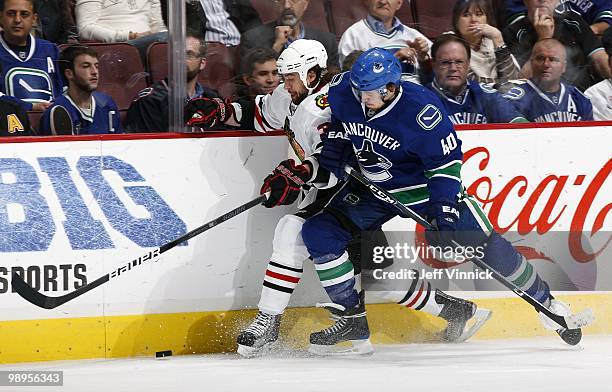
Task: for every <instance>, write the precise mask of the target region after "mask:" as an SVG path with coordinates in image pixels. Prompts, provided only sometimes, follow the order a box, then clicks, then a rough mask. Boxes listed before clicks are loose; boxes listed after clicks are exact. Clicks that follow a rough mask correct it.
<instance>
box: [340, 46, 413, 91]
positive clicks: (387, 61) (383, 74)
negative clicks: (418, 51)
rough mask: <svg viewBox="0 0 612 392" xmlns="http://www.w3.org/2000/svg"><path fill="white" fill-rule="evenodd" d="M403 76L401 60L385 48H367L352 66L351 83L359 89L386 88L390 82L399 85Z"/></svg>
mask: <svg viewBox="0 0 612 392" xmlns="http://www.w3.org/2000/svg"><path fill="white" fill-rule="evenodd" d="M401 76H402V66H401V65H400V63H399V60H398V59H396V58H395V56H393V54H392V53H391V52H389V51H388V50H386V49H383V48H371V49H368V50H366V51H365V52H363V53H362V54H361V56H359V57H358V58H357V60H356V61H355V64H353V66H352V67H351V85H352V86H353V88H354V89H355V90H358V91H373V90H386V88H385V87H386V86H387V84H389V83H394V84H396V85H399V83H400V78H401Z"/></svg>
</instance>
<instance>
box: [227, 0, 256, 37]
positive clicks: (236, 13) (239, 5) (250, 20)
mask: <svg viewBox="0 0 612 392" xmlns="http://www.w3.org/2000/svg"><path fill="white" fill-rule="evenodd" d="M223 2H224V3H225V9H226V10H227V12H228V13H229V15H230V20H231V21H232V22H234V25H235V26H236V27H238V31H240V33H244V32H245V31H247V30H250V29H252V28H254V27H257V26H259V25H261V24H262V23H261V18H260V17H259V14H258V13H257V10H255V8H254V7H253V5H252V4H251V0H223Z"/></svg>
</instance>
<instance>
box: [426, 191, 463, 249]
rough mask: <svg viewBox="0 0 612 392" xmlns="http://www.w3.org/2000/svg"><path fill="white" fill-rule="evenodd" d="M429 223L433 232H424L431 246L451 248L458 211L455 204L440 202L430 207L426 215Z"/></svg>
mask: <svg viewBox="0 0 612 392" xmlns="http://www.w3.org/2000/svg"><path fill="white" fill-rule="evenodd" d="M427 218H428V221H429V223H430V224H431V225H432V226H433V227H434V230H426V231H425V238H426V239H427V243H428V244H429V245H431V246H441V247H447V246H453V244H452V241H453V239H454V238H455V231H456V230H457V222H458V221H459V210H457V204H456V203H454V202H451V201H446V202H441V203H438V204H435V205H433V206H431V207H430V209H429V212H428V213H427Z"/></svg>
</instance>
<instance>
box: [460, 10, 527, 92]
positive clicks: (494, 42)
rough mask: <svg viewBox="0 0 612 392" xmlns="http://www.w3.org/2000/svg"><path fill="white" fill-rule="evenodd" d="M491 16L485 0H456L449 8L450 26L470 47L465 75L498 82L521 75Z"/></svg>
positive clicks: (472, 78)
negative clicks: (467, 73) (450, 15)
mask: <svg viewBox="0 0 612 392" xmlns="http://www.w3.org/2000/svg"><path fill="white" fill-rule="evenodd" d="M493 18H494V14H493V10H492V7H491V3H490V1H489V0H459V1H457V3H456V4H455V7H454V8H453V29H454V31H455V33H456V34H457V35H458V36H460V37H462V38H463V39H465V40H466V41H467V42H468V43H469V44H470V47H471V48H472V53H471V59H470V73H469V75H468V78H469V79H471V80H475V81H477V82H480V83H494V84H496V85H498V86H499V85H503V84H504V83H506V82H507V81H508V80H512V79H518V78H520V77H521V75H520V67H519V65H518V63H517V61H516V59H515V58H514V56H513V55H512V54H511V53H510V48H508V47H507V46H506V44H505V43H504V39H503V38H502V33H501V32H500V31H499V30H498V29H497V28H496V27H494V22H493Z"/></svg>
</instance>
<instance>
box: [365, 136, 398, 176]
mask: <svg viewBox="0 0 612 392" xmlns="http://www.w3.org/2000/svg"><path fill="white" fill-rule="evenodd" d="M356 155H357V159H358V160H359V166H361V169H362V171H363V174H365V176H366V177H368V178H369V179H370V180H372V181H375V182H381V181H387V180H388V179H390V178H391V177H393V176H392V175H391V173H389V169H390V168H391V166H393V164H392V163H391V161H389V160H388V159H387V158H385V157H384V156H382V155H380V154H379V153H377V152H376V151H375V150H374V145H373V144H372V141H371V140H368V139H364V140H363V144H362V145H361V150H359V151H357V154H356Z"/></svg>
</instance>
